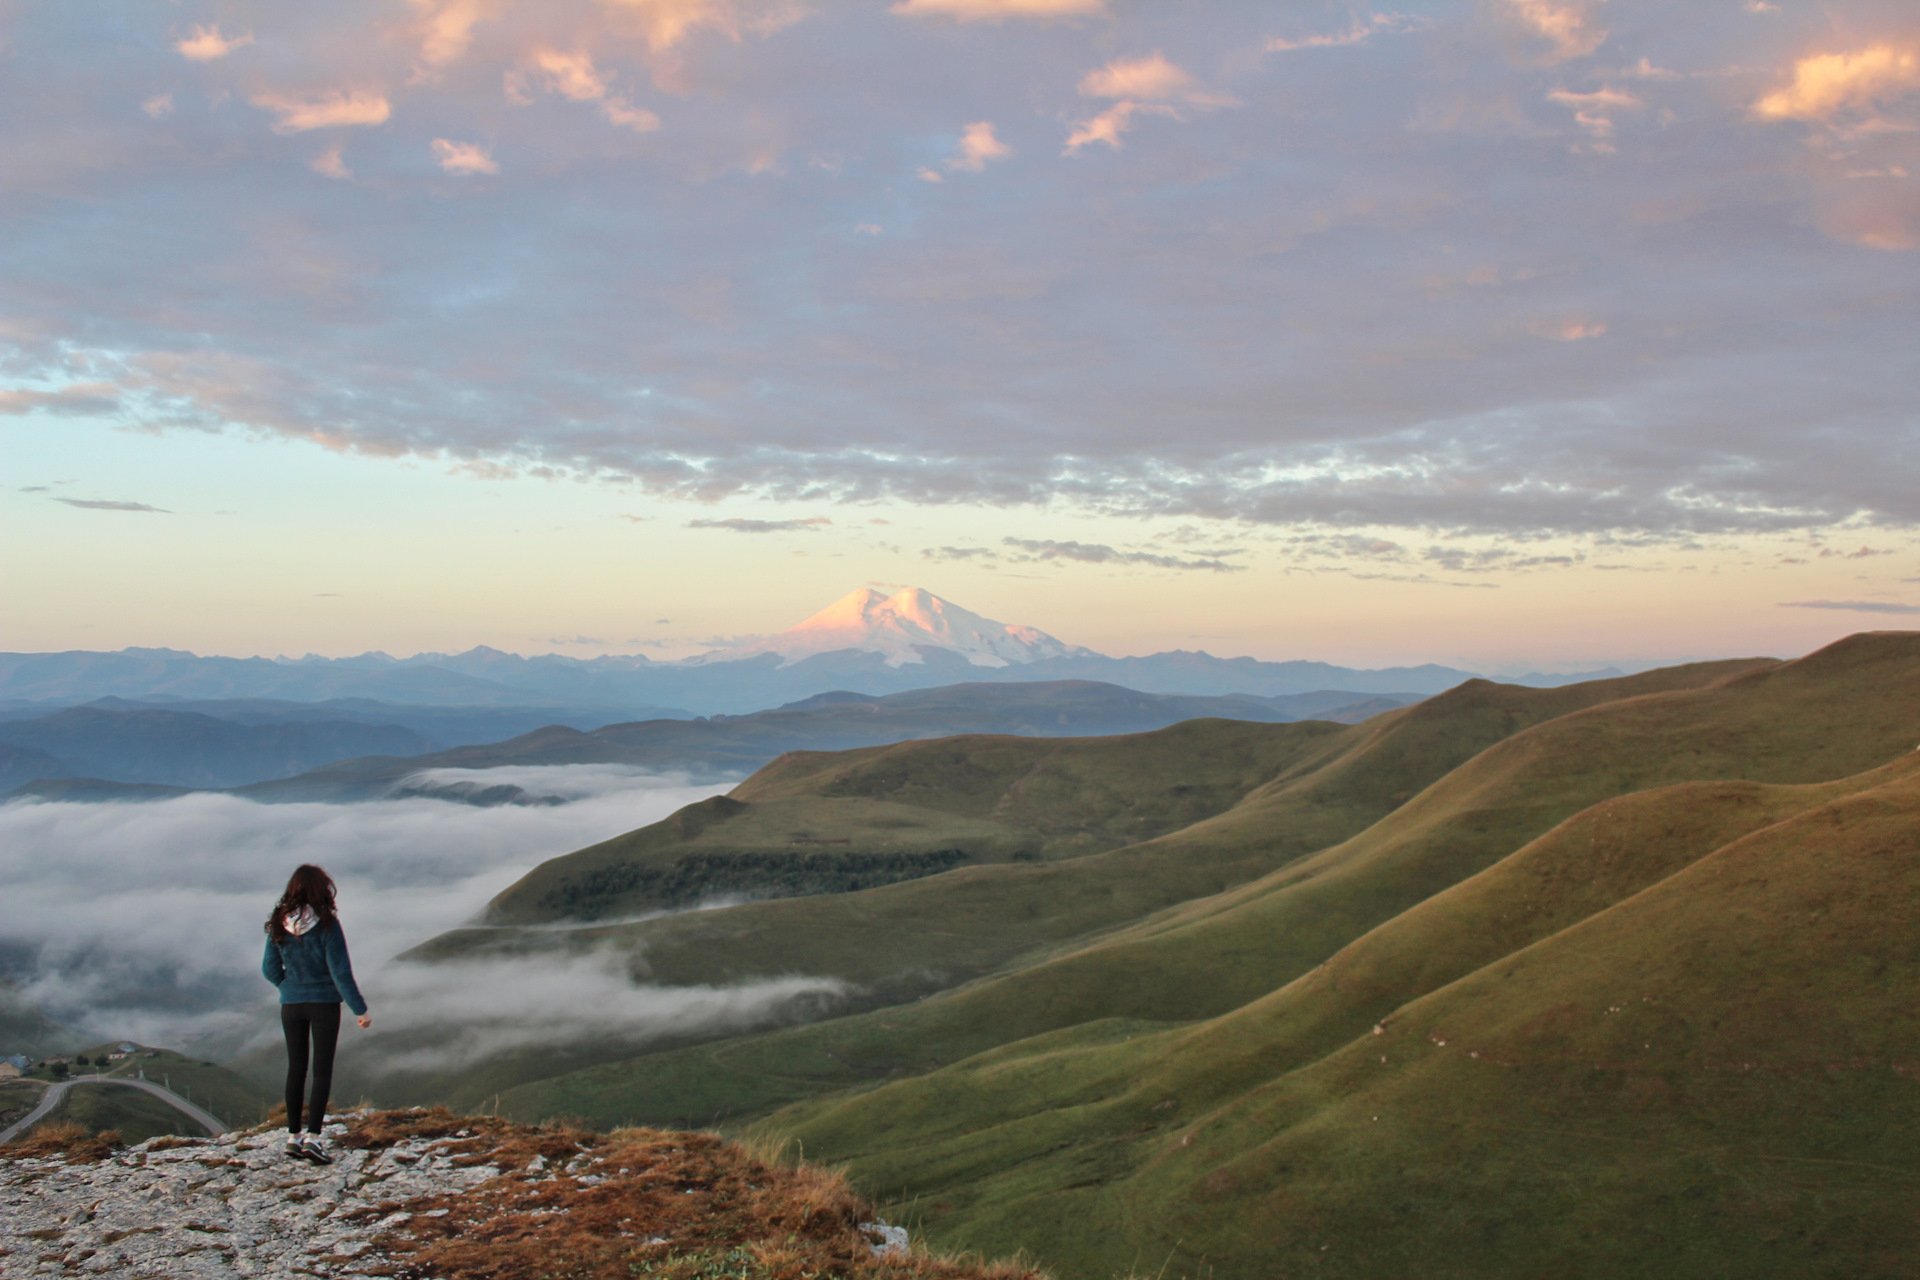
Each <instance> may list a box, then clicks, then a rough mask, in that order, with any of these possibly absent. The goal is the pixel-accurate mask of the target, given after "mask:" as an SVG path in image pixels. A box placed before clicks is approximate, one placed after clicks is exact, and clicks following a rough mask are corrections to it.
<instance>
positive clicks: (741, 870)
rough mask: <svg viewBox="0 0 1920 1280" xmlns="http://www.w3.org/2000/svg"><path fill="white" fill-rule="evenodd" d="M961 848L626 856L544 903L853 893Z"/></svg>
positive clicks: (592, 909) (595, 905) (626, 903)
mask: <svg viewBox="0 0 1920 1280" xmlns="http://www.w3.org/2000/svg"><path fill="white" fill-rule="evenodd" d="M967 860H968V855H967V853H966V851H965V850H962V849H935V850H931V851H929V852H923V853H908V852H899V851H893V852H887V853H855V852H851V851H839V852H831V853H829V852H816V853H690V854H687V855H685V856H684V857H680V858H676V859H674V861H673V862H672V863H671V864H670V865H668V866H665V867H658V866H647V865H645V864H643V863H637V862H622V863H616V864H614V865H612V866H606V867H595V868H594V869H593V870H591V871H589V872H587V873H586V874H585V875H583V876H581V877H580V878H579V879H577V880H569V881H566V882H564V883H562V884H559V885H556V886H554V887H553V888H552V889H549V890H548V891H547V892H546V893H545V894H544V895H542V896H541V899H540V905H541V906H543V907H546V908H548V909H550V910H554V911H558V912H560V913H561V914H563V915H566V916H570V917H572V918H574V919H584V920H591V919H595V918H598V917H601V916H606V915H610V914H614V912H615V911H616V910H619V909H625V910H632V909H634V908H636V907H647V906H652V907H667V908H671V907H690V906H693V905H695V904H696V903H700V902H704V901H706V900H708V899H712V898H727V897H751V898H803V897H809V896H812V895H814V894H822V893H854V892H857V891H858V890H861V889H874V888H878V887H879V886H881V885H887V884H897V883H899V882H900V881H902V880H918V879H920V878H921V877H923V876H931V875H938V874H939V873H940V872H942V871H951V870H952V869H953V868H955V867H957V866H959V865H960V864H961V863H963V862H966V861H967Z"/></svg>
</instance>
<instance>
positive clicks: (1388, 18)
mask: <svg viewBox="0 0 1920 1280" xmlns="http://www.w3.org/2000/svg"><path fill="white" fill-rule="evenodd" d="M1432 25H1433V23H1432V21H1431V20H1429V19H1426V18H1419V17H1415V16H1413V15H1412V14H1406V13H1369V14H1368V15H1367V16H1366V17H1364V18H1355V19H1354V22H1353V25H1352V26H1351V27H1348V28H1347V29H1346V30H1345V31H1339V32H1334V33H1332V34H1326V35H1314V36H1302V37H1300V38H1299V39H1297V40H1290V39H1287V38H1286V37H1284V36H1275V37H1273V38H1272V39H1271V40H1268V41H1267V43H1266V50H1267V52H1268V53H1292V52H1293V51H1295V50H1297V49H1338V48H1341V47H1342V46H1345V45H1351V44H1364V43H1365V42H1366V41H1368V40H1370V39H1372V38H1373V37H1374V36H1375V35H1377V34H1379V33H1381V32H1395V31H1416V30H1421V29H1424V28H1426V27H1430V26H1432Z"/></svg>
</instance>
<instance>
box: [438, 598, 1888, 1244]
mask: <svg viewBox="0 0 1920 1280" xmlns="http://www.w3.org/2000/svg"><path fill="white" fill-rule="evenodd" d="M1917 724H1920V636H1916V635H1911V634H1894V633H1881V634H1871V635H1863V636H1856V637H1852V638H1850V639H1849V640H1847V641H1843V642H1841V643H1840V644H1837V645H1834V646H1830V647H1829V648H1828V649H1826V650H1822V651H1821V652H1819V653H1816V654H1813V655H1809V656H1808V657H1806V658H1803V659H1801V660H1799V661H1797V662H1792V663H1785V664H1780V663H1772V662H1753V663H1743V664H1726V665H1723V666H1719V667H1713V668H1691V669H1676V670H1673V671H1668V672H1656V673H1648V674H1647V675H1646V676H1644V677H1635V678H1631V679H1629V680H1625V681H1607V682H1596V683H1594V684H1592V685H1586V686H1573V687H1570V688H1567V689H1561V690H1552V691H1539V690H1524V689H1511V688H1507V687H1503V686H1496V685H1490V684H1487V683H1485V682H1470V683H1469V684H1467V685H1464V686H1461V687H1460V688H1458V689H1456V690H1454V691H1452V692H1450V693H1448V694H1445V695H1442V696H1440V697H1437V698H1434V699H1431V700H1429V701H1428V702H1426V703H1424V704H1421V705H1420V706H1417V707H1412V708H1407V709H1405V710H1402V711H1398V712H1393V713H1390V714H1388V715H1385V716H1381V717H1378V718H1376V719H1374V720H1372V721H1369V722H1367V723H1366V724H1363V725H1359V726H1353V727H1338V726H1320V727H1318V728H1317V729H1316V730H1315V731H1314V732H1313V734H1312V736H1311V737H1308V736H1306V735H1305V734H1304V733H1303V734H1302V736H1301V737H1300V738H1298V739H1283V738H1281V737H1276V738H1274V739H1271V740H1269V741H1267V743H1266V745H1267V746H1268V747H1269V748H1273V747H1276V746H1278V745H1279V744H1280V743H1282V742H1283V741H1284V742H1285V744H1286V745H1285V749H1284V750H1283V751H1281V753H1280V755H1278V756H1276V757H1273V758H1268V759H1264V760H1261V759H1256V758H1254V757H1247V758H1246V764H1247V767H1246V768H1243V769H1241V770H1240V771H1239V772H1237V773H1236V772H1235V771H1234V770H1232V769H1226V768H1224V767H1222V766H1221V765H1220V762H1219V761H1218V760H1215V761H1212V762H1207V761H1202V760H1201V759H1200V758H1199V757H1200V756H1201V755H1202V753H1204V752H1205V751H1207V750H1210V749H1212V748H1213V747H1214V746H1215V745H1217V739H1216V735H1225V734H1230V733H1239V734H1242V735H1244V734H1245V733H1246V732H1247V731H1250V730H1260V731H1267V732H1272V731H1274V730H1283V729H1293V730H1305V729H1306V728H1307V726H1245V725H1242V726H1230V727H1229V726H1222V725H1221V724H1220V723H1219V722H1211V723H1208V722H1199V723H1195V724H1190V725H1182V726H1178V727H1176V728H1175V729H1172V730H1166V731H1162V734H1159V735H1141V736H1140V737H1139V738H1136V739H1132V740H1126V739H1116V740H1107V741H1106V742H1104V743H1102V744H1099V745H1096V744H1095V743H1094V742H1056V743H1053V744H1050V745H1051V747H1052V748H1053V749H1054V750H1055V751H1056V753H1057V754H1055V755H1054V756H1052V757H1051V758H1049V759H1048V760H1046V761H1044V762H1042V763H1041V764H1039V765H1035V764H1034V763H1033V762H1032V761H1031V759H1023V758H1021V757H1019V756H1018V755H1017V753H1015V754H1008V753H1007V748H1005V747H1004V745H1003V741H1002V740H999V739H959V740H948V741H944V742H939V743H920V744H909V745H907V746H903V747H890V748H881V749H874V750H869V751H862V752H849V753H841V754H838V755H819V754H795V755H793V756H791V757H788V758H786V759H783V760H782V761H780V762H777V763H776V764H775V765H773V766H770V767H769V768H767V769H765V770H763V771H762V772H761V773H760V774H758V775H756V776H755V777H754V778H753V779H750V780H749V781H748V782H747V783H745V784H742V786H741V787H739V788H737V789H736V791H735V792H734V794H733V797H732V799H733V800H734V801H735V802H736V803H738V804H739V805H741V806H744V808H745V810H746V811H751V810H752V809H753V808H754V807H755V806H764V807H767V808H772V807H774V806H777V805H787V804H797V805H822V806H824V807H823V808H821V809H819V810H817V812H821V813H831V812H834V811H835V810H836V809H839V810H840V811H842V812H846V813H853V812H858V811H857V810H853V809H845V808H843V806H846V805H851V804H862V805H870V806H883V805H904V806H908V807H911V808H913V809H914V810H916V811H919V812H921V813H923V814H944V815H946V816H947V817H948V818H950V819H952V820H955V821H980V822H999V823H1008V824H1014V823H1017V824H1019V825H1021V826H1023V827H1024V828H1025V829H1026V830H1028V831H1029V832H1031V833H1033V836H1034V838H1035V839H1037V840H1038V841H1039V843H1038V844H1037V845H1035V846H1034V847H1033V853H1034V854H1035V858H1034V860H1033V861H1011V860H1009V861H1003V862H988V861H985V860H978V861H975V862H973V863H972V864H971V865H966V866H962V867H959V868H956V869H954V870H951V871H946V872H943V873H939V874H934V875H929V876H924V877H921V878H917V879H914V880H911V881H906V882H902V883H895V884H891V885H887V886H883V887H879V888H872V889H866V890H863V891H858V892H848V893H827V894H820V895H818V896H813V897H803V898H788V899H782V900H776V901H765V902H756V903H751V904H746V905H744V906H741V907H735V908H731V909H727V910H722V911H710V912H700V913H695V914H692V915H679V916H669V917H664V918H660V919H656V920H648V921H641V922H635V923H629V924H612V925H606V926H599V927H590V928H583V929H578V930H562V931H557V932H556V931H553V930H552V929H551V927H550V926H549V927H548V928H546V929H545V930H544V931H543V930H540V929H539V928H538V927H537V926H535V927H529V928H526V929H518V930H517V929H513V928H507V929H500V930H492V931H484V934H483V931H470V932H469V933H466V934H460V935H451V936H449V937H447V938H443V939H440V940H438V941H437V942H436V943H435V944H434V945H433V946H432V947H430V948H427V949H426V950H425V952H424V954H428V955H432V954H448V955H451V954H463V953H471V952H472V951H474V950H475V949H482V948H485V947H488V946H498V945H501V944H502V943H503V942H504V943H505V944H506V945H507V946H510V947H512V948H515V949H524V948H527V947H535V946H563V947H570V946H579V945H583V944H584V943H585V942H586V940H588V939H592V940H593V941H594V942H596V943H599V944H605V943H607V942H611V943H614V944H616V945H624V946H629V947H633V948H635V949H636V950H644V957H645V959H644V965H645V966H648V967H650V969H651V972H652V974H653V976H654V978H655V980H657V981H666V982H676V983H678V982H687V981H702V982H725V981H728V980H732V979H737V978H742V977H750V976H755V975H766V974H777V973H793V972H805V973H836V974H840V975H842V976H846V977H849V978H850V979H851V980H853V981H856V982H860V983H862V984H863V985H864V986H865V987H866V989H867V990H868V992H869V993H870V994H873V993H877V995H875V997H874V1002H875V1003H876V1004H878V1005H879V1006H880V1007H872V1008H869V1009H868V1010H867V1011H865V1012H858V1013H854V1014H852V1015H850V1016H843V1017H835V1018H830V1019H827V1020H825V1021H820V1022H816V1023H813V1024H811V1025H807V1026H800V1027H790V1028H787V1029H784V1030H776V1031H769V1032H762V1033H759V1034H750V1035H740V1036H735V1037H733V1038H730V1039H721V1040H716V1041H713V1042H709V1043H702V1044H686V1045H682V1046H680V1047H677V1048H671V1049H668V1050H666V1051H662V1052H654V1053H648V1054H641V1055H639V1056H637V1057H625V1058H614V1057H613V1056H612V1055H609V1060H604V1061H600V1062H598V1063H594V1064H590V1065H584V1066H581V1067H580V1069H577V1070H562V1071H557V1072H539V1071H534V1070H525V1069H522V1070H521V1072H520V1074H522V1076H523V1078H524V1079H525V1080H526V1083H522V1084H520V1085H518V1086H517V1087H515V1088H510V1089H506V1090H504V1091H503V1092H502V1093H501V1094H500V1096H499V1098H498V1106H499V1107H500V1108H501V1110H503V1111H505V1112H508V1113H511V1114H521V1115H533V1116H538V1115H546V1114H555V1113H569V1114H575V1115H582V1116H586V1117H589V1118H594V1119H596V1120H598V1121H599V1122H600V1123H606V1124H612V1123H618V1122H622V1121H630V1120H645V1121H654V1122H661V1121H680V1122H687V1121H693V1122H698V1123H709V1122H711V1121H712V1120H713V1119H714V1118H716V1117H727V1116H732V1117H735V1118H736V1121H742V1120H747V1119H751V1118H753V1117H755V1116H768V1114H769V1113H770V1112H773V1113H774V1114H772V1115H771V1117H770V1118H769V1119H767V1120H765V1121H764V1122H763V1123H764V1124H765V1125H766V1126H767V1127H768V1128H769V1130H771V1131H773V1132H776V1133H780V1134H785V1135H789V1136H792V1137H795V1138H798V1139H799V1140H801V1141H803V1142H804V1144H805V1149H806V1151H807V1154H808V1156H809V1157H810V1158H825V1159H829V1160H834V1161H844V1162H847V1163H848V1165H849V1167H850V1168H851V1170H852V1171H853V1173H854V1175H855V1177H856V1180H857V1181H858V1182H859V1183H860V1185H861V1186H862V1188H863V1189H864V1190H865V1191H867V1192H868V1193H870V1194H876V1195H880V1196H884V1197H890V1198H894V1199H895V1200H896V1202H897V1203H896V1204H895V1205H894V1208H893V1210H892V1212H893V1213H894V1214H895V1215H896V1217H895V1218H894V1220H900V1218H901V1217H906V1218H910V1219H913V1220H916V1221H918V1222H920V1223H921V1224H922V1225H923V1226H924V1227H925V1229H926V1230H927V1231H928V1233H929V1235H930V1238H931V1239H933V1240H934V1241H936V1242H938V1243H939V1244H941V1245H943V1246H946V1247H955V1246H964V1247H976V1248H983V1249H989V1250H994V1251H1005V1250H1007V1249H1009V1248H1013V1247H1025V1248H1028V1249H1029V1250H1032V1251H1034V1252H1036V1253H1037V1254H1038V1255H1039V1256H1040V1257H1041V1258H1042V1259H1043V1260H1044V1261H1046V1262H1048V1263H1050V1264H1051V1265H1053V1266H1055V1267H1056V1268H1057V1269H1058V1271H1059V1273H1060V1274H1061V1275H1062V1276H1064V1277H1067V1278H1068V1280H1078V1278H1080V1277H1086V1278H1088V1280H1092V1278H1093V1277H1106V1276H1108V1275H1112V1274H1115V1273H1116V1272H1122V1271H1125V1270H1126V1269H1127V1268H1128V1267H1129V1266H1134V1265H1136V1264H1138V1266H1139V1267H1140V1268H1141V1269H1142V1270H1145V1269H1149V1268H1151V1269H1154V1270H1159V1269H1160V1268H1161V1264H1162V1260H1165V1264H1166V1267H1167V1268H1168V1269H1167V1270H1166V1272H1165V1274H1167V1275H1170V1276H1171V1275H1199V1274H1209V1275H1217V1276H1220V1277H1230V1276H1260V1277H1265V1276H1273V1275H1287V1274H1315V1275H1350V1276H1387V1275H1394V1276H1399V1275H1408V1274H1422V1275H1436V1276H1447V1275H1461V1276H1467V1275H1474V1276H1479V1275H1493V1276H1516V1277H1518V1276H1534V1275H1559V1274H1564V1275H1588V1274H1605V1275H1639V1274H1645V1275H1660V1276H1668V1275H1674V1276H1701V1277H1705V1276H1718V1275H1736V1274H1737V1275H1758V1274H1792V1275H1796V1276H1797V1275H1835V1276H1839V1275H1847V1276H1856V1275H1895V1274H1902V1272H1901V1270H1900V1265H1901V1264H1902V1262H1903V1261H1904V1260H1911V1258H1913V1257H1915V1256H1920V1225H1916V1219H1915V1217H1914V1215H1913V1214H1912V1213H1911V1206H1912V1204H1914V1203H1916V1202H1920V1200H1917V1199H1916V1197H1920V1157H1915V1156H1914V1155H1913V1154H1912V1152H1914V1151H1915V1150H1920V1146H1916V1144H1915V1142H1914V1139H1916V1138H1920V1012H1916V1006H1915V1004H1914V1002H1913V1001H1912V1000H1911V998H1910V997H1911V992H1912V991H1913V990H1915V989H1920V983H1916V979H1920V942H1916V941H1914V938H1915V937H1917V936H1920V935H1917V934H1916V933H1915V931H1914V930H1913V928H1912V921H1913V920H1914V919H1915V918H1920V916H1917V915H1916V908H1917V907H1920V821H1916V819H1920V756H1915V755H1914V754H1913V748H1914V742H1915V741H1916V739H1920V733H1916V730H1915V726H1916V725H1917ZM1149 739H1157V740H1158V741H1148V740H1149ZM1238 741H1240V742H1242V743H1243V744H1244V743H1246V742H1250V741H1253V739H1252V738H1249V737H1245V736H1243V737H1241V738H1240V739H1238ZM1175 743H1178V744H1179V747H1178V749H1169V748H1170V747H1172V746H1173V744H1175ZM1099 752H1108V753H1117V754H1111V755H1109V756H1107V757H1105V758H1101V757H1100V756H1099V755H1098V753H1099ZM1156 753H1157V756H1156ZM1158 760H1170V761H1172V762H1174V764H1175V766H1177V768H1176V772H1174V773H1171V774H1166V775H1164V776H1162V775H1161V774H1159V773H1156V772H1155V771H1156V770H1157V769H1164V768H1166V767H1167V766H1166V765H1164V764H1161V763H1158V762H1157V761H1158ZM1262 770H1264V771H1265V773H1264V776H1259V775H1260V774H1261V771H1262ZM1201 778H1213V779H1215V782H1214V783H1213V784H1212V785H1213V788H1214V789H1213V790H1212V791H1211V792H1210V793H1208V795H1207V796H1206V797H1205V798H1203V799H1202V800H1199V801H1195V802H1193V803H1195V804H1197V805H1199V806H1200V807H1201V808H1203V809H1204V812H1203V813H1201V814H1200V816H1198V817H1193V816H1191V815H1189V814H1181V813H1176V812H1170V811H1169V808H1168V806H1169V805H1171V804H1172V801H1171V800H1170V799H1169V788H1168V787H1167V786H1166V785H1165V783H1166V782H1167V781H1172V782H1173V785H1174V786H1186V787H1189V788H1192V787H1193V786H1194V785H1195V783H1194V781H1193V780H1195V779H1201ZM1223 778H1226V779H1232V781H1231V784H1230V785H1223V784H1222V783H1221V782H1220V781H1219V779H1223ZM1154 783H1160V784H1161V785H1160V786H1159V787H1158V788H1156V787H1155V786H1154V785H1153V784H1154ZM1123 802H1124V803H1123ZM871 811H873V812H879V811H880V810H879V809H877V808H875V809H874V810H871ZM1141 817H1145V818H1147V819H1148V821H1147V822H1145V823H1144V824H1143V828H1144V829H1141V830H1139V831H1138V834H1137V836H1136V838H1135V840H1134V842H1132V843H1124V841H1125V840H1126V837H1127V836H1128V835H1129V834H1130V833H1129V832H1128V831H1127V830H1126V828H1125V825H1124V824H1125V822H1127V821H1131V820H1134V819H1136V818H1141ZM1182 817H1186V818H1187V821H1186V822H1185V823H1184V824H1183V825H1178V824H1179V819H1180V818H1182ZM729 820H731V819H729ZM1159 823H1164V824H1165V826H1164V827H1157V826H1156V824H1159ZM696 825H698V824H697V822H696ZM724 825H725V824H724V823H722V824H721V829H724ZM808 830H809V832H810V833H812V834H813V835H814V836H815V837H817V836H819V835H820V834H822V833H826V834H829V835H831V834H832V828H830V827H828V826H827V825H826V824H824V823H821V824H819V825H818V826H817V827H810V828H808ZM657 835H658V833H656V836H657ZM1141 837H1144V838H1141ZM848 838H849V841H850V844H849V846H848V847H853V846H852V844H851V841H852V839H853V836H852V835H851V834H849V836H848ZM629 839H631V838H629ZM1107 841H1113V842H1115V843H1114V844H1108V845H1106V847H1104V848H1102V847H1101V845H1102V843H1103V842H1107ZM1076 842H1078V843H1076ZM1116 845H1117V847H1116ZM574 856H575V857H576V858H578V857H580V855H574ZM573 865H574V866H575V867H579V866H581V865H582V864H581V863H575V864H573ZM608 865H612V864H611V863H609V864H608ZM528 900H529V896H528V895H526V894H523V895H522V897H521V899H520V901H521V903H522V904H524V903H525V902H526V901H528ZM517 909H525V908H524V906H522V907H520V908H517ZM915 966H918V970H917V972H919V973H927V972H929V971H931V972H932V973H933V974H934V976H933V977H931V978H928V979H926V980H925V989H923V990H922V991H920V992H915V991H913V990H912V989H911V986H910V984H907V983H901V982H899V981H898V979H897V975H899V974H901V973H903V972H916V969H915ZM890 982H892V983H893V984H894V985H891V986H889V985H888V984H889V983H890ZM916 994H918V995H923V996H924V997H925V998H920V999H912V998H911V997H912V996H914V995H916ZM562 1065H565V1064H562ZM507 1078H508V1077H503V1076H501V1075H499V1074H495V1075H493V1076H491V1077H490V1078H489V1079H488V1084H489V1085H490V1086H491V1087H492V1088H494V1089H499V1088H500V1086H501V1084H502V1083H503V1082H505V1080H506V1079H507ZM441 1084H442V1085H443V1086H449V1085H451V1084H452V1082H441ZM456 1091H457V1087H456ZM776 1108H784V1109H780V1110H778V1111H775V1109H776ZM1376 1117H1377V1118H1376Z"/></svg>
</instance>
